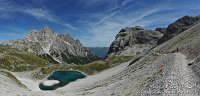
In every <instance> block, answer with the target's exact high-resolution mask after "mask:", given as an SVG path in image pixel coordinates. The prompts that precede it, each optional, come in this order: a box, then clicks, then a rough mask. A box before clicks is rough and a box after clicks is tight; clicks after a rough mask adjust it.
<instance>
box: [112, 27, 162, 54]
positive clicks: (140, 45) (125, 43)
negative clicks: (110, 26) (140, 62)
mask: <svg viewBox="0 0 200 96" xmlns="http://www.w3.org/2000/svg"><path fill="white" fill-rule="evenodd" d="M161 36H162V34H161V33H160V32H158V31H153V30H147V29H144V28H142V27H140V26H136V27H126V28H124V29H121V30H120V32H119V33H118V34H117V36H116V37H115V40H114V41H113V42H112V44H111V46H110V48H109V51H108V56H121V55H122V56H123V55H125V56H130V55H133V56H134V55H138V54H140V53H142V52H145V51H147V50H149V49H151V48H152V47H154V46H156V45H157V41H158V39H159V38H161Z"/></svg>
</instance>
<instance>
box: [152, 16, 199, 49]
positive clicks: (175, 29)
mask: <svg viewBox="0 0 200 96" xmlns="http://www.w3.org/2000/svg"><path fill="white" fill-rule="evenodd" d="M198 20H200V16H196V17H192V16H184V17H182V18H180V19H178V20H176V21H175V22H174V23H171V24H169V26H168V27H167V28H156V30H157V31H160V32H161V33H163V34H164V35H163V37H162V38H160V39H159V40H158V45H159V44H162V43H164V42H166V41H167V40H169V39H171V38H173V37H174V36H176V35H178V34H179V33H182V32H183V31H185V30H186V29H188V28H190V27H191V26H193V25H194V24H196V22H197V21H198Z"/></svg>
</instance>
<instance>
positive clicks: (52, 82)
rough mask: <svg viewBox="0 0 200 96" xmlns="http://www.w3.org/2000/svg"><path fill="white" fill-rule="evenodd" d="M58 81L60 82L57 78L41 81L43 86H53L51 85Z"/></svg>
mask: <svg viewBox="0 0 200 96" xmlns="http://www.w3.org/2000/svg"><path fill="white" fill-rule="evenodd" d="M58 83H60V81H58V80H46V81H44V82H43V84H44V85H45V86H53V85H55V84H58Z"/></svg>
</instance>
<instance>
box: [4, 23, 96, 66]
mask: <svg viewBox="0 0 200 96" xmlns="http://www.w3.org/2000/svg"><path fill="white" fill-rule="evenodd" d="M5 44H8V45H11V46H13V47H16V48H18V49H20V50H25V51H28V52H31V53H34V54H36V55H39V56H40V57H42V58H45V59H48V60H49V61H50V63H76V64H81V63H88V62H91V61H93V60H95V59H96V56H94V55H93V54H92V53H91V52H90V51H89V49H88V48H85V47H84V46H82V44H81V43H80V41H79V40H74V39H73V38H72V37H71V36H70V35H69V34H67V35H63V34H58V33H56V32H54V31H53V30H52V29H50V28H48V27H47V26H46V27H44V28H42V29H41V30H40V31H38V30H32V31H31V32H30V33H29V34H28V36H27V37H25V38H24V39H20V40H16V41H8V42H6V43H5Z"/></svg>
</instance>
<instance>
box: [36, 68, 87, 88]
mask: <svg viewBox="0 0 200 96" xmlns="http://www.w3.org/2000/svg"><path fill="white" fill-rule="evenodd" d="M84 77H86V75H84V74H83V73H81V72H79V71H54V72H53V73H52V74H51V75H50V76H49V77H47V80H58V81H59V83H58V84H54V85H52V86H45V85H44V84H43V83H40V84H39V88H40V89H41V90H55V89H57V88H59V87H63V86H65V85H66V84H68V83H70V82H73V81H75V80H77V79H81V78H84Z"/></svg>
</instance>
